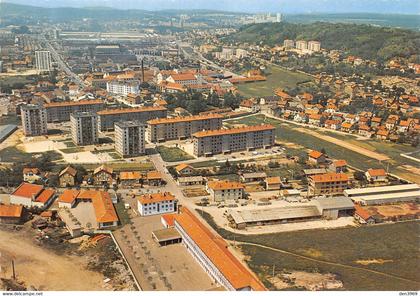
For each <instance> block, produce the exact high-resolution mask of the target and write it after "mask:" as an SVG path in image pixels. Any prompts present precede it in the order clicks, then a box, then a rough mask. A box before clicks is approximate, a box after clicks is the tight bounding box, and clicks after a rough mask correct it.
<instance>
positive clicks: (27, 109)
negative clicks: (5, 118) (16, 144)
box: [20, 104, 47, 136]
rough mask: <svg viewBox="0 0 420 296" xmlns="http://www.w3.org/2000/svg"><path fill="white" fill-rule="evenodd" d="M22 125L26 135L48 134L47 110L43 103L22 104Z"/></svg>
mask: <svg viewBox="0 0 420 296" xmlns="http://www.w3.org/2000/svg"><path fill="white" fill-rule="evenodd" d="M20 110H21V117H22V127H23V132H24V134H25V136H40V135H46V134H47V111H46V110H45V108H44V107H43V106H41V105H32V104H28V105H22V106H21V107H20Z"/></svg>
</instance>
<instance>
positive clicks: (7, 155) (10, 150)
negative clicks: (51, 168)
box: [0, 147, 62, 163]
mask: <svg viewBox="0 0 420 296" xmlns="http://www.w3.org/2000/svg"><path fill="white" fill-rule="evenodd" d="M39 154H43V155H49V156H50V157H51V160H52V161H56V160H60V159H62V156H61V154H60V153H58V152H55V151H48V152H44V153H26V152H24V151H21V150H19V149H17V148H15V147H7V148H4V149H3V150H1V151H0V161H1V162H17V163H26V162H30V161H31V160H32V157H33V156H34V155H39Z"/></svg>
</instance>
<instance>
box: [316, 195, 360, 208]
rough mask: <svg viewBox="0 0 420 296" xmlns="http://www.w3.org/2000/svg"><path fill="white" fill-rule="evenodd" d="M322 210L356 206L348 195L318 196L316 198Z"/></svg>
mask: <svg viewBox="0 0 420 296" xmlns="http://www.w3.org/2000/svg"><path fill="white" fill-rule="evenodd" d="M314 203H315V204H318V205H319V206H320V208H321V209H322V210H333V209H334V210H350V209H353V208H354V204H353V201H352V200H351V198H350V197H347V196H336V197H318V198H317V199H314Z"/></svg>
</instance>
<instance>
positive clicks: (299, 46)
mask: <svg viewBox="0 0 420 296" xmlns="http://www.w3.org/2000/svg"><path fill="white" fill-rule="evenodd" d="M296 49H300V50H307V49H308V43H307V42H306V41H305V40H298V41H296Z"/></svg>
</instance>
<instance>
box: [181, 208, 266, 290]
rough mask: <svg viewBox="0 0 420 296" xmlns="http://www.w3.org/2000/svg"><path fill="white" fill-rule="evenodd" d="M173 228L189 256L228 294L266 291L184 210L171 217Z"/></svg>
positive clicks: (223, 244) (226, 249)
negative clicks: (230, 292) (179, 236)
mask: <svg viewBox="0 0 420 296" xmlns="http://www.w3.org/2000/svg"><path fill="white" fill-rule="evenodd" d="M174 227H175V229H176V230H177V231H178V232H179V234H180V235H181V238H182V244H184V245H185V246H186V247H187V250H188V252H189V253H190V254H191V255H192V256H193V258H194V259H195V260H196V261H197V262H198V263H199V264H200V266H201V267H202V268H203V269H204V271H206V272H207V274H208V275H209V276H210V277H211V278H212V279H214V281H215V282H217V283H218V284H219V285H221V286H222V287H224V288H225V289H226V290H228V291H265V290H266V289H265V287H264V285H263V284H262V283H261V282H260V281H259V280H258V278H256V277H255V276H254V275H253V274H252V273H251V272H250V271H249V270H248V269H247V268H246V267H245V266H243V265H242V263H241V262H240V261H239V260H238V259H236V257H235V256H234V255H233V254H232V253H230V251H229V249H228V247H227V244H226V242H225V241H224V240H223V239H222V238H221V237H219V236H218V235H215V234H213V233H212V232H211V231H210V230H209V229H208V228H206V226H205V225H203V223H201V222H200V221H199V220H198V218H197V217H195V216H194V215H193V214H192V213H191V212H190V211H189V210H187V209H186V208H183V209H182V212H181V213H180V214H176V215H175V217H174Z"/></svg>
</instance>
